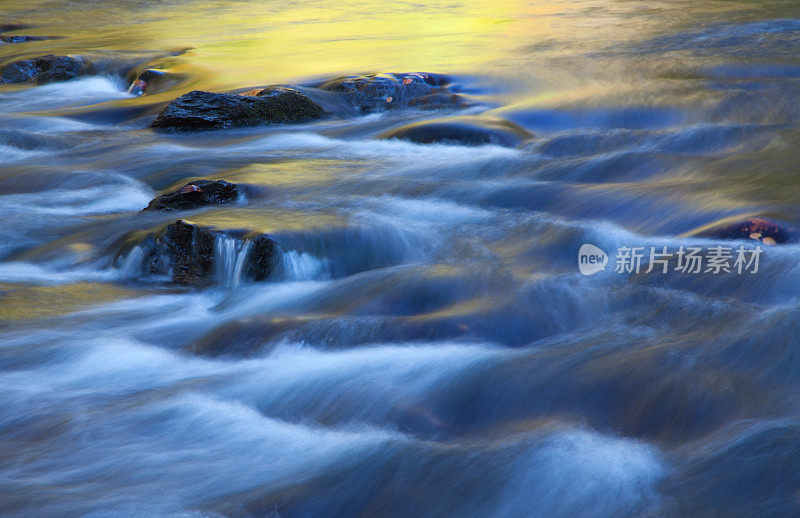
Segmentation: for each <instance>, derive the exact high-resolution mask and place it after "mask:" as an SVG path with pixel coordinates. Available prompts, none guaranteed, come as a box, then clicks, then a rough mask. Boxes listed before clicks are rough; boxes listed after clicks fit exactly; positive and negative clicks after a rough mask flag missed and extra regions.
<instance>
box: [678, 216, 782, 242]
mask: <svg viewBox="0 0 800 518" xmlns="http://www.w3.org/2000/svg"><path fill="white" fill-rule="evenodd" d="M689 235H692V236H697V237H711V238H716V239H752V240H754V241H759V242H761V243H763V244H765V245H774V244H778V243H790V242H794V241H797V233H796V232H795V230H794V229H792V228H790V227H788V226H787V225H785V224H783V223H779V222H777V221H773V220H770V219H764V218H746V219H742V220H738V221H733V222H731V221H723V222H720V223H717V224H712V225H710V226H706V227H702V228H700V229H698V230H696V231H693V232H690V233H689Z"/></svg>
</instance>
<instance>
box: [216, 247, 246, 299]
mask: <svg viewBox="0 0 800 518" xmlns="http://www.w3.org/2000/svg"><path fill="white" fill-rule="evenodd" d="M249 251H250V241H240V240H238V239H234V238H232V237H228V236H217V240H216V242H215V243H214V268H215V274H216V278H217V282H219V284H220V285H221V286H224V287H226V288H235V287H237V286H238V285H239V284H240V283H241V281H242V273H243V272H244V266H245V263H246V261H247V255H248V253H249Z"/></svg>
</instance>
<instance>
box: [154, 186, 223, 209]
mask: <svg viewBox="0 0 800 518" xmlns="http://www.w3.org/2000/svg"><path fill="white" fill-rule="evenodd" d="M238 197H239V186H238V185H236V184H234V183H229V182H226V181H225V180H195V181H192V182H189V183H187V184H186V185H184V186H182V187H180V188H179V189H176V190H174V191H171V192H168V193H165V194H162V195H160V196H157V197H156V198H154V199H153V201H151V202H150V203H149V204H148V205H147V207H145V208H144V209H142V210H143V211H154V210H164V211H169V210H186V209H195V208H198V207H205V206H207V205H219V204H223V203H231V202H234V201H236V199H237V198H238Z"/></svg>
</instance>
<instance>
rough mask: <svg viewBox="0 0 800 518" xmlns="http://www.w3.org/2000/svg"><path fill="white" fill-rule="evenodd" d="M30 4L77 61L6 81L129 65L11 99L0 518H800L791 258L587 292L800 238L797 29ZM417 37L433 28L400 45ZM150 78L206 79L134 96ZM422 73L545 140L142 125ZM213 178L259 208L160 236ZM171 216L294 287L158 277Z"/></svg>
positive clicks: (37, 26)
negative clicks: (624, 251) (378, 74)
mask: <svg viewBox="0 0 800 518" xmlns="http://www.w3.org/2000/svg"><path fill="white" fill-rule="evenodd" d="M11 4H14V5H10V7H9V9H8V19H9V20H10V21H12V22H14V23H22V22H25V23H30V24H32V25H33V26H34V27H33V28H31V29H28V30H27V33H31V34H38V35H53V36H61V37H62V38H61V39H54V40H46V41H43V42H32V43H24V44H5V45H0V59H1V60H2V61H3V62H6V61H10V60H13V59H18V58H19V57H23V56H28V55H39V54H45V53H49V52H55V53H76V54H82V55H85V56H89V57H91V58H92V59H94V60H95V61H98V62H102V63H103V64H104V65H103V66H104V68H103V69H102V70H98V71H97V73H95V74H93V75H91V76H88V77H85V78H81V79H77V80H73V81H69V82H63V83H54V84H50V85H45V86H38V87H17V86H2V87H0V221H1V222H2V225H0V445H1V446H0V514H2V515H7V516H53V517H56V516H57V517H64V516H98V517H99V516H103V517H104V516H198V517H200V516H203V517H206V516H209V517H212V516H213V517H216V516H269V517H273V518H274V517H309V516H319V517H330V516H347V517H350V516H354V517H356V516H357V517H376V516H381V517H383V516H386V517H408V516H424V517H428V516H436V517H450V516H452V517H473V516H474V517H487V516H492V517H520V516H543V517H544V516H547V517H550V516H565V517H567V516H570V517H571V516H608V517H611V516H614V517H617V516H747V517H750V516H795V515H798V516H800V501H798V494H800V493H799V491H800V469H798V465H800V464H799V463H800V425H799V424H798V423H799V422H800V421H799V420H800V398H798V396H800V383H799V382H798V376H797V372H798V368H800V349H798V346H799V345H800V344H798V336H800V329H798V322H799V321H800V320H799V319H798V317H800V299H798V293H800V245H798V244H791V243H790V244H782V245H775V246H767V247H764V248H765V250H764V253H763V255H762V256H761V262H760V265H759V271H758V272H757V273H753V274H749V273H745V274H736V273H731V274H721V275H712V274H696V275H693V274H682V273H680V272H675V271H671V272H670V273H668V274H664V275H645V274H622V273H617V272H615V271H614V270H613V268H611V267H609V268H607V269H606V270H605V271H602V272H600V273H598V274H596V275H593V276H584V275H581V273H580V272H579V271H578V250H579V248H580V247H581V245H582V244H584V243H590V244H594V245H596V246H598V247H599V248H601V249H602V250H604V251H605V252H606V253H608V254H609V255H611V256H612V259H613V256H614V254H615V252H616V250H617V249H618V248H619V247H622V246H638V247H643V248H646V249H648V250H649V248H650V247H656V248H657V249H659V250H660V249H661V247H662V246H667V247H668V248H669V250H671V251H673V252H674V251H675V250H677V249H678V248H679V247H680V246H700V247H711V246H739V245H741V244H742V243H739V242H736V243H734V242H726V241H720V240H717V239H714V238H699V237H692V236H691V234H692V231H693V230H695V229H697V228H699V227H703V226H704V225H708V224H712V223H714V222H716V221H719V220H722V219H724V218H728V217H734V218H736V217H752V216H759V217H769V218H773V219H776V220H778V221H780V222H782V223H784V224H785V225H787V226H789V227H796V228H800V208H799V207H800V206H798V203H797V199H798V195H800V182H799V181H798V178H797V174H796V171H797V163H798V160H799V159H800V153H798V151H797V149H798V145H797V144H798V142H800V132H799V130H800V108H798V106H800V105H798V103H797V98H798V94H800V87H798V78H800V73H799V72H798V71H800V62H799V61H798V52H797V51H798V50H800V8H798V7H796V6H795V5H794V2H779V1H770V2H760V3H757V4H756V3H754V2H725V3H721V4H719V5H718V4H717V3H705V4H704V5H695V4H694V3H690V2H674V3H669V4H663V3H658V2H637V3H630V2H616V1H611V2H600V1H593V2H590V1H581V2H576V3H570V4H569V5H568V6H567V5H566V4H559V3H551V2H531V3H529V4H524V5H522V4H520V5H518V6H517V5H515V6H506V5H502V6H496V7H494V8H490V7H486V6H483V7H480V8H478V7H475V6H474V5H472V4H470V5H468V6H467V5H461V4H458V5H455V4H454V5H449V4H448V5H444V4H437V3H434V4H430V5H426V6H416V7H415V6H411V5H405V4H399V5H397V6H395V7H394V8H392V7H390V6H386V5H383V4H381V5H380V6H377V7H376V8H375V9H376V10H375V12H374V13H373V15H372V20H371V23H373V24H374V27H375V28H374V29H371V28H369V27H368V25H364V24H366V23H367V21H370V20H369V19H368V20H367V21H364V19H363V18H364V17H367V18H369V16H368V14H369V13H367V14H364V13H363V12H362V11H363V9H362V8H361V7H358V8H357V7H356V6H351V5H349V4H347V5H345V4H342V5H341V6H338V7H334V6H332V5H327V4H319V5H317V4H315V3H313V4H312V3H310V4H307V5H300V4H298V5H294V4H292V5H280V6H278V5H273V4H271V3H264V5H263V6H256V5H255V4H254V3H253V2H241V3H238V2H237V3H230V2H229V3H223V2H201V1H197V2H193V1H188V0H187V1H184V2H169V3H163V5H162V4H160V3H157V2H146V1H141V2H135V3H133V4H131V5H127V3H120V2H100V1H98V2H91V3H90V4H87V3H76V2H68V1H60V0H59V1H54V2H38V1H37V2H34V3H31V4H26V3H23V2H16V3H14V2H12V3H11ZM256 7H258V8H261V7H263V9H264V11H263V12H262V11H254V9H256ZM5 8H6V7H5V6H3V9H5ZM418 11H419V12H420V13H422V14H425V16H429V17H430V18H429V19H430V20H434V21H437V23H438V25H436V24H433V23H431V24H430V25H425V24H422V25H419V26H416V25H413V24H410V25H409V26H405V25H403V24H401V23H400V22H397V21H395V20H406V21H410V20H412V21H413V20H415V19H416V18H414V17H415V16H416V14H415V13H417V12H418ZM80 13H83V14H82V15H81V14H80ZM315 13H316V14H315ZM417 14H418V13H417ZM462 18H463V20H466V21H472V20H476V21H475V23H474V24H473V23H467V22H466V21H465V22H464V23H463V24H462V23H456V22H457V21H458V20H460V19H462ZM386 20H389V21H388V22H387V21H386ZM448 20H449V21H451V22H452V24H447V23H445V21H448ZM489 22H491V23H489ZM409 23H410V22H409ZM381 24H383V25H381ZM362 25H364V28H363V31H367V32H369V31H373V32H374V33H369V34H367V35H364V34H360V33H359V35H358V37H355V36H354V38H353V39H354V40H356V43H353V39H348V38H347V35H348V31H353V30H355V28H359V27H361V26H362ZM434 25H435V26H434ZM401 26H402V27H403V28H404V29H407V30H408V31H409V34H408V36H404V35H402V34H400V33H399V32H402V31H400V29H397V31H399V32H393V31H394V30H395V29H396V28H397V27H401ZM295 27H299V29H302V30H298V29H296V28H295ZM408 27H412V28H408ZM390 29H391V30H390ZM522 29H525V30H522ZM415 31H416V32H415ZM381 32H384V33H385V34H381ZM17 33H26V31H25V30H22V31H17V32H15V33H14V34H17ZM273 33H275V34H277V35H278V36H271V35H272V34H273ZM359 38H363V40H364V43H360V44H359V43H358V40H359ZM187 46H192V47H194V48H193V50H188V51H185V52H184V51H181V52H176V51H175V49H176V48H177V47H181V48H182V47H187ZM263 49H266V50H263ZM276 49H277V50H276ZM325 49H328V51H329V52H330V53H329V54H325V52H326V50H325ZM342 49H345V50H347V51H348V52H345V51H342ZM376 49H377V50H376ZM397 49H400V50H397ZM401 50H402V51H403V52H402V53H401V52H400V51H401ZM398 56H399V57H398ZM259 59H263V62H264V63H265V65H264V68H263V69H258V70H254V69H253V66H252V65H253V63H256V62H259V61H258V60H259ZM415 60H416V61H418V63H416V64H415ZM293 62H297V65H296V66H294V67H293V66H292V63H293ZM132 64H135V66H139V65H142V66H145V65H147V66H158V67H161V68H165V69H168V70H171V71H174V72H175V73H176V74H177V75H180V76H181V79H180V81H177V82H176V83H175V84H173V85H171V86H170V87H169V88H168V89H166V90H165V91H163V92H160V93H158V94H156V95H151V96H144V97H141V98H134V97H133V96H131V95H130V94H128V93H127V88H128V78H127V76H126V71H127V70H128V68H129V67H130V66H132ZM345 66H347V67H357V66H360V67H361V68H359V69H352V68H351V69H345V68H344V67H345ZM400 67H408V69H409V70H412V69H421V68H423V67H424V68H426V69H428V70H430V71H432V72H441V73H449V74H452V75H453V77H454V79H455V81H456V83H457V84H458V85H460V88H461V90H462V92H464V93H466V94H467V95H469V96H470V99H471V100H472V101H473V103H474V105H473V106H472V107H471V108H468V110H467V111H466V113H467V114H482V115H485V116H492V117H498V118H503V119H506V120H510V121H513V122H515V123H517V124H519V125H520V126H522V127H524V128H525V129H527V130H528V131H530V132H531V133H532V134H533V135H534V137H533V139H532V140H531V141H530V142H528V143H526V144H525V145H523V146H521V147H519V148H509V147H499V146H479V147H467V146H459V145H452V144H435V145H418V144H413V143H409V142H402V141H397V140H378V139H377V138H376V137H377V135H379V134H381V133H383V132H384V131H386V130H387V129H390V128H394V127H396V126H398V125H401V124H405V123H408V122H411V121H417V120H422V119H426V118H433V117H439V116H441V115H442V114H441V113H428V112H420V111H414V110H408V111H399V112H387V113H385V114H377V115H367V116H358V117H350V118H345V119H332V120H326V121H322V122H317V123H308V124H302V125H296V126H268V127H259V128H248V129H236V130H224V131H216V132H203V133H196V134H189V135H175V134H163V133H154V132H153V131H151V130H150V129H148V128H147V125H148V124H149V122H150V121H152V119H153V117H154V116H155V114H156V113H157V112H158V109H160V108H161V106H163V104H164V103H166V102H168V101H169V100H171V99H173V98H175V97H177V96H179V95H180V94H182V93H184V92H186V91H189V90H191V89H194V88H205V89H209V90H214V91H217V90H224V89H228V88H243V87H247V86H257V85H258V84H259V81H261V82H264V81H266V82H268V83H273V82H274V83H284V82H298V83H299V82H306V81H309V80H311V79H317V78H320V77H331V76H335V75H336V74H338V73H352V72H363V71H365V70H370V69H385V70H392V71H394V70H398V68H400ZM256 78H260V79H256ZM194 178H219V179H225V180H228V181H231V182H237V183H242V184H248V185H250V186H252V189H251V190H250V191H248V193H249V194H246V195H245V196H243V197H242V198H241V199H239V200H238V201H237V202H236V203H234V204H232V205H226V206H223V207H211V208H206V209H199V210H195V211H192V212H187V213H181V214H179V215H176V214H175V213H167V214H163V213H139V210H141V209H142V208H144V207H145V206H146V205H147V203H148V202H149V201H150V200H151V199H152V198H153V197H154V196H155V195H156V194H157V193H159V192H161V191H162V190H165V189H168V188H172V187H177V186H180V185H183V184H184V183H186V181H188V180H190V179H194ZM177 217H185V218H187V219H192V220H195V221H198V222H201V223H205V224H211V225H215V226H218V227H220V228H247V229H251V230H257V231H259V232H266V233H269V234H270V235H271V236H272V237H273V238H274V239H275V240H276V242H277V243H278V244H279V246H280V255H279V264H278V267H277V269H276V274H275V275H274V276H273V277H272V278H271V279H270V280H269V281H267V282H261V283H256V282H253V281H252V280H249V279H248V278H246V276H244V275H243V274H242V262H241V261H242V260H243V259H242V257H243V256H242V254H246V253H247V245H246V244H243V243H242V242H240V241H236V240H227V241H226V240H220V241H218V242H217V243H216V252H215V253H216V254H217V258H218V264H217V269H216V270H215V273H214V280H213V282H212V284H211V286H209V287H205V288H202V289H200V288H187V287H181V286H175V285H173V284H172V283H170V282H169V278H168V277H165V276H163V275H154V274H150V273H149V272H147V271H145V270H143V269H142V267H141V255H136V254H137V253H138V254H141V250H139V251H137V249H135V248H132V247H126V246H125V245H124V243H127V242H128V241H129V240H130V239H131V236H134V235H137V234H136V233H137V232H139V233H141V232H145V231H150V230H152V229H155V228H159V227H160V226H162V225H164V224H166V223H169V222H171V221H174V219H176V218H177ZM745 244H746V245H747V246H748V247H752V246H754V242H753V243H745Z"/></svg>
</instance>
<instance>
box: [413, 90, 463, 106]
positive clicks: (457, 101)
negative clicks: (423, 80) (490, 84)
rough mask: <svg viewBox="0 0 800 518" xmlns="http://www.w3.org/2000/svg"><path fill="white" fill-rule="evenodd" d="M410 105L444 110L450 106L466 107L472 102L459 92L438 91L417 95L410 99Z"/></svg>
mask: <svg viewBox="0 0 800 518" xmlns="http://www.w3.org/2000/svg"><path fill="white" fill-rule="evenodd" d="M408 106H410V107H411V108H417V109H420V110H443V109H448V108H466V107H467V106H470V103H468V102H467V101H466V100H465V99H464V98H463V97H462V96H460V95H458V94H452V93H436V94H429V95H423V96H422V97H415V98H414V99H411V100H410V101H408Z"/></svg>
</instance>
